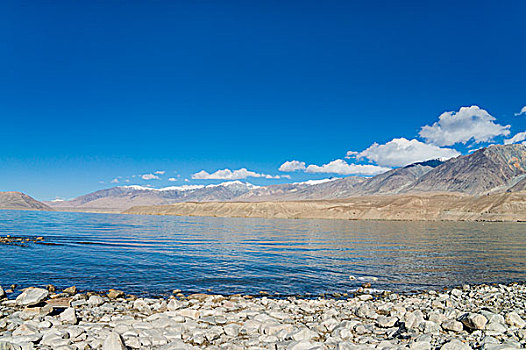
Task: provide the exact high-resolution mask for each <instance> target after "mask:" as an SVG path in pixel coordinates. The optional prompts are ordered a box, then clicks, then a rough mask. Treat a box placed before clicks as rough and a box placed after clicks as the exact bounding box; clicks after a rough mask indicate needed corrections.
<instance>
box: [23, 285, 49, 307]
mask: <svg viewBox="0 0 526 350" xmlns="http://www.w3.org/2000/svg"><path fill="white" fill-rule="evenodd" d="M48 295H49V292H48V291H47V290H46V289H42V288H27V289H26V290H24V292H23V293H22V294H20V295H19V296H18V297H17V298H16V304H17V305H19V306H34V305H37V304H40V303H41V302H42V301H44V300H45V299H46V298H47V297H48Z"/></svg>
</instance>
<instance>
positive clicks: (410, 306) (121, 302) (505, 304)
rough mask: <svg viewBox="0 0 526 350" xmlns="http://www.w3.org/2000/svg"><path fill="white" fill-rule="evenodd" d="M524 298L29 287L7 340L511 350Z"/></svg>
mask: <svg viewBox="0 0 526 350" xmlns="http://www.w3.org/2000/svg"><path fill="white" fill-rule="evenodd" d="M50 290H53V287H50ZM176 292H177V291H176ZM2 298H3V294H2V291H0V299H2ZM524 306H526V285H525V284H524V283H512V284H508V285H503V284H496V285H486V284H481V285H474V286H468V285H465V286H462V287H457V288H452V289H448V290H442V291H434V290H429V291H422V292H420V293H417V294H406V293H400V294H397V293H385V294H383V295H371V294H367V293H365V294H357V295H355V296H350V297H348V298H343V299H335V298H316V299H305V298H296V297H288V298H282V299H279V298H277V299H275V298H269V297H267V296H260V297H253V296H244V295H231V296H222V295H207V294H193V295H186V296H185V295H182V294H180V292H177V293H176V294H174V295H172V296H171V297H168V298H137V297H134V296H130V295H126V294H124V293H123V292H120V291H117V290H110V291H108V292H107V293H104V294H101V293H95V292H83V293H81V292H79V291H77V290H76V288H68V289H66V290H64V291H60V292H58V291H52V292H50V291H48V290H46V289H41V288H28V289H25V291H24V292H23V293H22V294H20V295H18V297H17V298H16V299H13V297H10V298H9V299H4V300H3V301H1V302H0V311H1V313H0V315H3V317H2V316H0V348H2V349H32V348H35V349H59V348H60V349H103V350H110V349H201V348H208V349H246V348H253V349H294V350H299V349H395V348H396V349H410V350H420V349H422V350H431V349H444V350H456V349H459V350H469V349H484V350H503V349H513V348H521V347H524V346H526V321H525V320H526V314H525V312H526V308H525V307H524ZM2 343H4V345H2ZM6 344H11V345H6ZM2 346H3V347H2ZM9 346H11V347H9Z"/></svg>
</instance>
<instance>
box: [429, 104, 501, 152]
mask: <svg viewBox="0 0 526 350" xmlns="http://www.w3.org/2000/svg"><path fill="white" fill-rule="evenodd" d="M495 120H496V119H495V117H493V116H492V115H491V114H489V113H488V112H487V111H485V110H484V109H482V108H480V107H478V106H471V107H462V108H460V110H459V111H458V112H444V113H442V114H441V115H440V117H438V122H435V123H434V124H433V125H431V126H429V125H426V126H423V127H422V129H421V130H420V133H419V135H420V136H421V137H422V138H424V139H425V140H426V141H427V142H429V143H433V144H435V145H437V146H451V145H454V144H456V143H464V144H465V143H466V142H468V141H470V140H473V141H475V143H479V142H488V141H491V140H493V138H495V137H496V136H507V135H509V134H510V130H509V128H510V125H500V124H497V123H495V122H494V121H495Z"/></svg>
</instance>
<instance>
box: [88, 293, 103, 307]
mask: <svg viewBox="0 0 526 350" xmlns="http://www.w3.org/2000/svg"><path fill="white" fill-rule="evenodd" d="M102 304H104V299H103V298H102V297H100V296H98V295H92V296H90V297H89V299H88V305H89V306H101V305H102Z"/></svg>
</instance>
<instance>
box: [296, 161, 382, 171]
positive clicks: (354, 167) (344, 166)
mask: <svg viewBox="0 0 526 350" xmlns="http://www.w3.org/2000/svg"><path fill="white" fill-rule="evenodd" d="M388 170H391V168H386V167H381V166H377V165H371V164H365V165H362V164H349V163H347V162H346V161H344V160H343V159H336V160H333V161H332V162H330V163H327V164H323V165H321V166H319V165H314V164H311V165H309V166H308V167H307V168H306V170H305V171H306V172H307V173H330V174H340V175H377V174H381V173H385V172H386V171H388Z"/></svg>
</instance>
